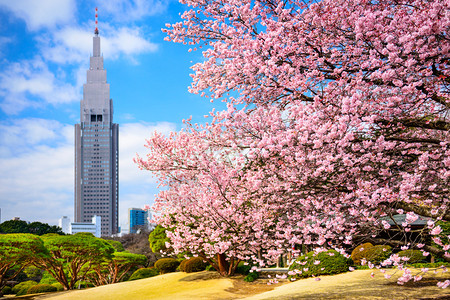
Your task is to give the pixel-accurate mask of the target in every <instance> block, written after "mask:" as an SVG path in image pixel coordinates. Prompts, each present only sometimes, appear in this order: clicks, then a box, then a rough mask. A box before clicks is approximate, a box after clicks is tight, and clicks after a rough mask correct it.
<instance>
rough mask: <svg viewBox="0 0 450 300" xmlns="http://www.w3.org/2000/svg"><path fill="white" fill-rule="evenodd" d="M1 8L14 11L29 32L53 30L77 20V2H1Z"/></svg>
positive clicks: (43, 0) (3, 0)
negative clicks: (58, 25) (44, 28)
mask: <svg viewBox="0 0 450 300" xmlns="http://www.w3.org/2000/svg"><path fill="white" fill-rule="evenodd" d="M0 7H5V8H7V9H8V10H10V11H12V12H13V13H14V15H15V17H16V18H20V19H23V20H24V21H25V22H26V24H27V28H28V29H29V30H32V31H34V30H38V29H40V28H42V27H46V28H52V27H54V26H55V25H57V24H67V23H69V22H71V21H72V20H74V19H75V17H74V16H75V12H76V1H75V0H18V1H14V0H0Z"/></svg>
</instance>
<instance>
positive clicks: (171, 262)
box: [155, 258, 180, 274]
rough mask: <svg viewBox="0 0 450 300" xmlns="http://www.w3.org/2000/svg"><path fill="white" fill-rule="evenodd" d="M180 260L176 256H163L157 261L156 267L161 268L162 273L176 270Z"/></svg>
mask: <svg viewBox="0 0 450 300" xmlns="http://www.w3.org/2000/svg"><path fill="white" fill-rule="evenodd" d="M179 264H180V262H179V261H178V260H176V259H175V258H161V259H158V260H157V261H156V262H155V268H157V269H158V270H159V272H160V273H161V274H165V273H171V272H175V271H176V270H177V267H178V266H179Z"/></svg>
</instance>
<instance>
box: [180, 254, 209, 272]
mask: <svg viewBox="0 0 450 300" xmlns="http://www.w3.org/2000/svg"><path fill="white" fill-rule="evenodd" d="M207 266H208V264H207V263H206V262H204V261H203V258H201V257H191V258H189V259H186V260H183V261H182V262H181V264H180V271H182V272H186V273H192V272H200V271H203V270H205V269H206V267H207Z"/></svg>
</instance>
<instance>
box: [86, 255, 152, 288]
mask: <svg viewBox="0 0 450 300" xmlns="http://www.w3.org/2000/svg"><path fill="white" fill-rule="evenodd" d="M146 263H147V257H146V256H145V255H142V254H134V253H128V252H115V253H113V257H112V258H111V259H105V260H104V261H103V262H101V263H98V264H95V266H93V267H92V271H91V272H89V273H88V279H89V280H90V281H91V282H92V283H93V284H95V285H97V286H98V285H103V284H110V283H116V282H120V281H121V280H122V279H123V277H124V276H125V275H126V274H127V273H128V272H129V271H130V270H131V269H132V268H134V267H138V266H144V265H145V264H146Z"/></svg>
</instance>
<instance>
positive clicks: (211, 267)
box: [205, 265, 216, 271]
mask: <svg viewBox="0 0 450 300" xmlns="http://www.w3.org/2000/svg"><path fill="white" fill-rule="evenodd" d="M205 270H206V271H216V269H215V268H214V267H213V266H211V265H207V266H206V268H205Z"/></svg>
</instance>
